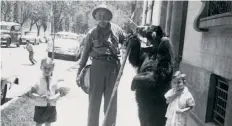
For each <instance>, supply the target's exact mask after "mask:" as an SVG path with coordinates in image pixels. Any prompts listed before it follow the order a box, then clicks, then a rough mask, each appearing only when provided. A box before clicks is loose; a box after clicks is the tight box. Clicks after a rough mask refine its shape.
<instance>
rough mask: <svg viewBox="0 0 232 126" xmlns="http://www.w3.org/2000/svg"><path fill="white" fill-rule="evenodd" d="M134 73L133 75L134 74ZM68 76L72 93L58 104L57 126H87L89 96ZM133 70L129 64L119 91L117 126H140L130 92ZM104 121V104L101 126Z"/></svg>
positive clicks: (101, 112)
mask: <svg viewBox="0 0 232 126" xmlns="http://www.w3.org/2000/svg"><path fill="white" fill-rule="evenodd" d="M132 73H133V74H132ZM69 74H70V75H67V74H66V76H67V77H69V78H70V79H67V80H70V81H69V82H66V83H67V84H68V85H69V87H70V89H71V90H70V93H69V95H67V96H66V97H64V98H63V99H61V100H60V101H59V102H58V104H57V111H58V118H57V122H56V123H55V124H56V125H55V126H65V125H68V126H86V125H87V117H88V95H87V94H85V93H84V92H83V91H82V90H81V89H80V88H78V87H77V86H76V85H75V84H76V83H75V79H71V78H74V76H73V75H76V74H73V73H69ZM133 76H134V70H133V68H132V67H131V66H130V65H129V64H127V65H126V66H125V69H124V73H123V76H122V78H121V82H120V85H119V89H118V112H117V122H116V126H130V125H131V126H139V119H138V114H137V104H136V102H135V98H134V92H132V91H131V90H130V84H131V80H132V77H133ZM103 120H104V113H103V103H102V104H101V110H100V120H99V123H100V125H99V126H101V125H102V122H103Z"/></svg>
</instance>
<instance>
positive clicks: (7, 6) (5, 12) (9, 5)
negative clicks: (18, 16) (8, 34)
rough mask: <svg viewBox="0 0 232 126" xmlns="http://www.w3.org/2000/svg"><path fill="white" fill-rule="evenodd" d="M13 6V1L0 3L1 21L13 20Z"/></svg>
mask: <svg viewBox="0 0 232 126" xmlns="http://www.w3.org/2000/svg"><path fill="white" fill-rule="evenodd" d="M14 5H15V2H14V1H1V17H3V18H2V19H1V20H3V21H10V20H12V19H13V15H12V12H13V7H14Z"/></svg>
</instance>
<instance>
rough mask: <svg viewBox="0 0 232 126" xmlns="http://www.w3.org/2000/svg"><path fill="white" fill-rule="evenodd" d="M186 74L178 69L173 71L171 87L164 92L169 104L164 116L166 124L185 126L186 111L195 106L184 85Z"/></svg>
mask: <svg viewBox="0 0 232 126" xmlns="http://www.w3.org/2000/svg"><path fill="white" fill-rule="evenodd" d="M185 77H186V75H185V74H183V73H181V72H180V71H177V72H175V74H174V76H173V80H172V89H170V90H169V91H168V92H167V93H166V94H165V98H166V102H167V103H168V104H169V105H168V108H167V112H166V115H165V117H166V118H167V122H166V126H186V125H187V124H186V123H187V117H188V112H189V110H190V109H192V108H193V106H195V101H194V98H193V96H192V94H191V93H190V92H189V90H188V88H187V87H186V83H187V82H186V79H185Z"/></svg>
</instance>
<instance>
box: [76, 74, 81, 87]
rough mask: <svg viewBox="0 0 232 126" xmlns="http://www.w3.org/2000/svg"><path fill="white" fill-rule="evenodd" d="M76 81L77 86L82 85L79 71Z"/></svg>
mask: <svg viewBox="0 0 232 126" xmlns="http://www.w3.org/2000/svg"><path fill="white" fill-rule="evenodd" d="M76 83H77V86H78V87H80V86H81V83H80V73H77V77H76Z"/></svg>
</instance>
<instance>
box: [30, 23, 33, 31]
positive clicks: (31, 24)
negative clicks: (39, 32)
mask: <svg viewBox="0 0 232 126" xmlns="http://www.w3.org/2000/svg"><path fill="white" fill-rule="evenodd" d="M33 25H34V23H33V21H31V24H30V31H31V30H32V26H33Z"/></svg>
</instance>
